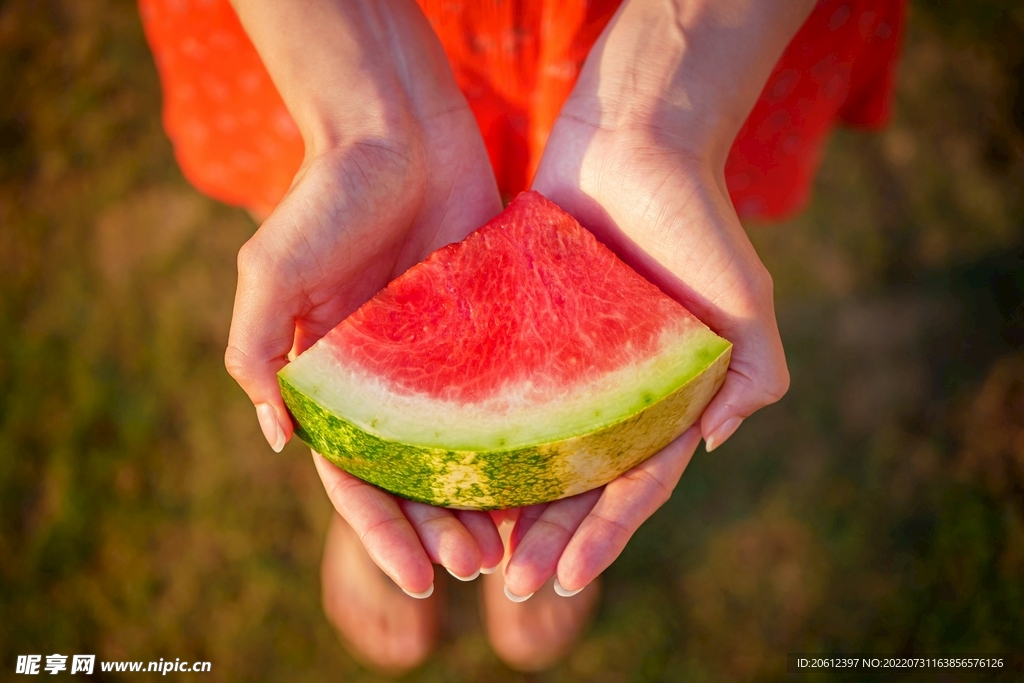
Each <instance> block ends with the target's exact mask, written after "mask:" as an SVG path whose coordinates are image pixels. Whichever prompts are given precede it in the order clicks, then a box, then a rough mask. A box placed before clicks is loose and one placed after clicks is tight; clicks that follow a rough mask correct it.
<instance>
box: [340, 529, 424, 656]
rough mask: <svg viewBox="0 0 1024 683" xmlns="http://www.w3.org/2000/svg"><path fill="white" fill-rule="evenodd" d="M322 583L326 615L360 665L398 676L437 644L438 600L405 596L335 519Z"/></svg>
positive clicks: (356, 540) (360, 544) (350, 532)
mask: <svg viewBox="0 0 1024 683" xmlns="http://www.w3.org/2000/svg"><path fill="white" fill-rule="evenodd" d="M320 582H321V590H322V599H323V607H324V613H325V614H326V615H327V618H328V620H330V622H331V624H333V625H334V627H335V628H336V629H337V630H338V635H339V636H340V637H341V641H342V644H344V645H345V646H346V648H347V649H348V651H349V652H350V653H351V654H352V656H353V657H354V658H355V659H356V660H358V661H359V662H360V663H362V664H364V665H366V666H368V667H371V668H373V669H376V670H378V671H381V672H383V673H387V674H390V675H395V676H397V675H400V674H402V673H405V672H407V671H409V670H410V669H413V668H415V667H417V666H418V665H420V664H421V663H423V661H424V660H425V659H426V658H427V656H428V655H429V654H430V651H431V650H432V649H433V647H434V644H435V642H436V641H437V617H438V614H437V610H438V607H437V605H438V597H437V596H436V595H431V596H430V597H427V598H426V599H422V600H421V599H417V598H412V597H409V596H408V595H406V594H405V593H404V592H402V589H400V588H399V587H398V586H396V585H395V584H394V582H392V581H391V579H389V578H388V577H387V575H386V574H384V572H382V571H381V570H380V569H379V568H378V567H377V565H376V564H374V563H373V560H371V559H370V557H369V555H367V554H366V551H365V550H364V549H363V545H362V543H360V542H359V538H358V537H357V536H356V534H355V532H354V531H352V528H351V527H350V526H349V525H348V524H347V523H346V522H345V521H344V520H343V519H342V518H341V517H340V516H339V515H337V514H335V515H334V517H333V519H332V520H331V525H330V528H329V529H328V530H327V541H326V543H325V544H324V558H323V562H322V563H321V565H320Z"/></svg>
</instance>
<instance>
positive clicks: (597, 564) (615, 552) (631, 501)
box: [557, 427, 700, 593]
mask: <svg viewBox="0 0 1024 683" xmlns="http://www.w3.org/2000/svg"><path fill="white" fill-rule="evenodd" d="M699 441H700V430H699V429H698V428H696V427H691V428H690V429H688V430H687V431H686V433H685V434H683V435H682V436H680V437H679V438H678V439H676V440H675V441H673V442H672V443H670V444H669V445H668V446H666V447H665V448H663V449H662V450H661V451H660V452H659V453H658V454H657V455H655V456H654V457H652V458H650V459H648V460H645V461H644V462H642V463H641V464H639V465H637V466H636V467H634V468H633V469H631V470H630V471H629V472H626V473H625V474H624V475H622V476H621V477H619V478H618V479H616V480H615V481H613V482H611V483H610V484H608V485H607V486H605V488H604V492H603V493H602V494H601V498H600V500H598V501H597V504H596V505H594V508H593V510H591V511H590V514H589V515H587V518H586V519H584V520H583V522H582V523H581V524H580V525H579V529H577V530H576V533H575V534H574V535H573V537H572V540H570V541H569V544H568V546H566V548H565V552H563V553H562V556H561V559H559V560H558V571H557V576H558V583H559V584H561V587H562V588H563V589H564V590H565V591H567V592H569V593H572V592H574V591H578V590H580V589H582V588H584V587H585V586H587V585H588V584H589V583H590V582H591V581H593V580H594V579H595V578H597V576H598V575H599V574H600V573H601V572H603V571H604V570H605V569H607V568H608V565H610V564H611V563H612V562H614V561H615V558H617V557H618V556H619V554H620V553H621V552H622V549H623V548H625V547H626V543H627V542H628V541H629V539H630V538H631V537H632V536H633V533H634V532H635V531H636V530H637V529H638V528H640V525H641V524H643V523H644V522H645V521H646V520H647V518H649V517H650V516H651V515H652V514H654V512H655V510H657V509H658V508H659V507H661V506H662V505H663V504H664V503H665V501H667V500H668V499H669V496H671V495H672V490H673V489H674V488H675V487H676V484H678V483H679V477H681V476H682V474H683V470H685V469H686V466H687V465H688V464H689V463H690V459H691V458H692V457H693V452H694V451H695V450H696V449H697V444H698V442H699Z"/></svg>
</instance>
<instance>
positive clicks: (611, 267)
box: [279, 192, 732, 509]
mask: <svg viewBox="0 0 1024 683" xmlns="http://www.w3.org/2000/svg"><path fill="white" fill-rule="evenodd" d="M731 350H732V345H731V344H730V343H729V342H727V341H726V340H724V339H722V338H721V337H718V336H717V335H716V334H715V333H713V332H712V331H711V330H709V329H708V328H707V327H706V326H704V325H703V324H702V323H701V322H700V321H699V320H697V319H696V318H694V317H693V316H692V315H691V314H690V313H689V312H687V311H686V309H684V308H683V307H682V306H681V305H680V304H679V303H677V302H676V301H675V300H673V299H671V298H670V297H668V296H666V295H665V294H664V293H663V292H661V290H659V289H658V288H657V287H655V286H654V285H652V284H651V283H650V282H648V281H647V280H645V279H644V278H642V277H641V276H640V275H638V274H637V273H636V272H635V271H633V270H632V269H631V268H630V267H629V266H627V265H626V264H625V263H623V262H622V261H620V260H619V259H618V258H617V257H616V256H615V255H614V254H613V253H612V252H611V251H609V250H608V249H607V248H606V247H605V246H604V245H602V244H601V243H599V242H598V241H597V240H596V239H595V238H594V237H593V235H591V234H590V233H589V232H587V231H586V230H585V229H583V228H582V227H581V226H580V225H579V223H577V222H576V221H575V220H574V219H573V218H572V217H571V216H569V215H568V214H567V213H565V212H564V211H562V210H561V209H560V208H558V207H557V206H556V205H555V204H553V203H552V202H550V201H548V200H547V199H545V198H544V197H543V196H541V195H540V194H538V193H536V192H526V193H523V194H521V195H519V196H518V197H516V199H515V200H513V201H512V203H511V204H509V206H508V208H507V209H506V210H505V211H504V212H503V213H502V214H501V215H499V216H497V217H496V218H494V219H493V220H491V221H490V222H489V223H487V224H486V225H485V226H483V227H482V228H480V229H479V230H477V231H476V232H474V233H473V234H471V235H470V236H469V237H467V238H466V239H465V240H464V241H462V242H459V243H457V244H450V245H448V246H446V247H444V248H442V249H439V250H438V251H436V252H434V253H433V254H431V255H430V257H428V258H427V260H426V261H424V262H422V263H420V264H418V265H416V266H414V267H413V268H411V269H409V271H407V272H406V273H405V274H404V275H402V276H400V277H399V278H397V279H396V280H395V281H393V282H392V283H391V284H390V285H388V286H387V288H386V289H384V290H382V291H381V292H379V293H378V294H377V295H376V296H375V297H374V298H373V299H371V300H370V301H368V302H367V303H366V304H364V305H363V306H362V307H361V308H360V309H359V310H357V311H356V312H355V313H353V314H352V315H351V316H349V317H348V318H347V319H346V320H344V321H343V322H342V323H341V324H340V325H338V326H337V327H336V328H334V329H333V330H332V331H331V332H329V333H328V334H327V335H326V336H325V337H324V338H323V339H321V340H320V341H319V342H317V343H316V344H315V345H314V346H312V347H311V348H310V349H309V350H307V351H306V352H305V353H303V354H301V355H300V356H299V357H298V358H297V359H296V360H295V361H293V362H292V363H290V364H288V365H287V366H286V367H285V368H284V369H282V370H281V372H280V374H279V381H280V385H281V390H282V392H283V395H284V400H285V403H286V404H287V405H288V408H289V409H290V410H291V412H292V415H293V416H294V419H295V424H296V434H298V436H299V437H300V438H301V439H302V440H303V441H305V442H306V443H308V444H309V445H310V446H312V447H313V449H314V450H316V451H317V452H319V453H321V454H322V455H323V456H324V457H326V458H327V459H329V460H330V461H332V462H333V463H335V464H336V465H338V466H339V467H341V468H342V469H345V470H347V471H348V472H351V473H352V474H354V475H356V476H357V477H360V478H362V479H365V480H366V481H369V482H371V483H373V484H376V485H377V486H380V487H381V488H384V489H386V490H388V491H391V492H393V493H396V494H398V495H400V496H404V497H406V498H411V499H413V500H419V501H423V502H427V503H431V504H434V505H441V506H447V507H458V508H479V509H498V508H510V507H518V506H522V505H530V504H533V503H540V502H544V501H550V500H555V499H558V498H563V497H565V496H571V495H574V494H577V493H581V492H583V491H587V490H590V489H592V488H596V487H598V486H601V485H603V484H606V483H607V482H609V481H611V480H612V479H614V478H615V477H617V476H618V475H620V474H622V473H623V472H625V471H627V470H629V469H630V468H632V467H634V466H635V465H637V464H639V463H640V462H642V461H643V460H644V459H645V458H647V457H649V456H651V455H653V454H654V453H656V452H657V451H658V450H660V449H661V448H663V447H664V446H665V445H667V444H668V443H669V442H670V441H672V440H673V439H674V438H676V437H677V436H679V435H680V434H682V433H683V432H684V431H685V430H686V429H687V428H688V427H689V426H690V425H692V424H693V423H694V422H695V421H696V420H697V418H698V417H699V416H700V414H701V412H702V411H703V410H704V408H705V406H706V405H707V404H708V402H709V401H710V400H711V397H712V396H714V394H715V392H716V391H718V388H719V387H720V386H721V384H722V381H723V380H724V378H725V372H726V368H727V367H728V364H729V355H730V352H731Z"/></svg>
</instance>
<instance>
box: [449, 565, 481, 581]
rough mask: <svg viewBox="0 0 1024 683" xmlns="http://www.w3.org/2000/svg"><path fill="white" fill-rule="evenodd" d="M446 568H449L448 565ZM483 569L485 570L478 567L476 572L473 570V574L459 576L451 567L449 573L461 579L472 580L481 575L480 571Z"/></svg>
mask: <svg viewBox="0 0 1024 683" xmlns="http://www.w3.org/2000/svg"><path fill="white" fill-rule="evenodd" d="M445 569H448V567H445ZM482 571H483V569H477V570H476V571H475V572H473V574H472V575H471V576H459V575H458V574H456V573H455V572H453V571H452V570H451V569H448V573H449V574H451V575H452V576H454V577H455V578H456V579H458V580H459V581H472V580H473V579H475V578H476V577H478V576H480V572H482Z"/></svg>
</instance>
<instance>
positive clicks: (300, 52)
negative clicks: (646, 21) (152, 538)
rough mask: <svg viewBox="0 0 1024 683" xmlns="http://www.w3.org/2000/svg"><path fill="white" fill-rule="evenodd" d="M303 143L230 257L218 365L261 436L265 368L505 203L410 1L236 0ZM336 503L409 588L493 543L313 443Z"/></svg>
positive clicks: (492, 548)
mask: <svg viewBox="0 0 1024 683" xmlns="http://www.w3.org/2000/svg"><path fill="white" fill-rule="evenodd" d="M235 5H236V8H237V10H238V12H239V15H240V18H241V19H242V22H243V24H244V25H245V27H246V30H247V31H248V32H249V34H250V36H251V37H252V38H253V42H254V44H255V45H256V47H257V50H258V51H259V52H260V55H261V57H262V58H263V61H264V63H265V64H266V66H267V68H268V71H269V72H270V74H271V76H272V78H273V79H274V81H275V83H276V84H277V86H278V89H279V90H280V91H281V93H282V96H283V97H284V99H285V103H286V104H287V105H288V107H289V110H290V111H291V113H292V115H293V117H294V118H295V120H296V123H297V125H298V126H299V129H300V131H301V132H302V134H303V139H304V141H305V143H306V160H305V163H304V164H303V166H302V168H301V169H300V171H299V172H298V174H297V175H296V177H295V180H294V181H293V183H292V187H291V189H290V190H289V192H288V194H287V195H286V196H285V198H284V199H283V200H282V202H281V203H280V205H279V206H278V207H277V208H276V209H275V210H274V212H273V213H272V214H271V215H270V217H269V218H267V220H266V221H265V222H264V223H263V225H261V226H260V228H259V230H257V232H256V234H255V235H253V237H252V238H251V239H250V240H249V241H248V242H247V243H246V244H245V245H244V246H243V247H242V249H241V250H240V252H239V255H238V289H237V292H236V296H235V307H234V312H233V315H232V321H231V332H230V336H229V340H228V348H227V351H226V353H225V364H226V366H227V368H228V371H229V372H230V373H231V376H232V377H234V378H235V380H237V381H238V383H239V384H240V385H241V386H242V388H243V389H244V390H245V391H246V393H247V394H248V395H249V398H250V399H251V400H252V402H253V404H254V405H255V406H256V413H257V416H258V418H259V422H260V426H261V428H262V429H263V433H264V435H265V436H266V437H267V440H268V442H269V443H270V445H271V446H272V447H273V448H274V449H275V450H278V451H280V450H281V448H282V447H283V446H284V444H285V443H286V442H287V440H288V439H289V438H291V435H292V423H291V419H290V417H289V415H288V411H287V409H286V408H285V405H284V403H283V401H282V399H281V393H280V389H279V388H278V384H277V377H276V373H277V371H278V370H280V369H281V368H282V367H284V365H285V364H286V363H287V362H288V356H289V354H290V353H292V352H295V353H301V352H302V351H303V350H305V349H306V348H308V347H309V346H310V345H312V344H313V343H314V342H315V341H316V340H318V339H319V338H321V337H322V336H324V334H326V333H327V332H328V331H329V330H331V329H332V328H333V327H334V326H335V325H337V324H338V323H339V322H341V321H342V320H343V319H344V318H345V317H346V316H348V315H349V314H350V313H351V312H352V311H354V310H355V309H356V308H358V307H359V306H360V305H361V304H362V303H364V302H365V301H366V300H368V299H369V298H370V297H371V296H373V295H374V294H375V293H376V292H377V291H378V290H380V289H382V288H383V287H384V286H385V285H386V284H387V283H388V282H390V281H391V280H392V279H394V278H395V277H396V276H398V275H400V274H401V273H402V272H404V271H405V270H406V269H408V268H409V267H410V266H412V265H414V264H415V263H418V262H419V261H421V260H423V259H424V258H425V257H426V256H427V255H428V254H430V253H431V252H432V251H434V250H435V249H437V248H439V247H441V246H443V245H445V244H448V243H450V242H454V241H457V240H460V239H462V238H463V237H465V236H466V235H467V234H468V233H469V232H471V231H472V230H473V229H475V228H476V227H478V226H480V225H482V224H483V223H485V222H486V221H487V220H489V219H490V218H492V217H493V216H494V215H496V214H497V213H498V212H500V210H501V200H500V196H499V194H498V190H497V186H496V183H495V181H494V176H493V172H492V171H491V167H490V164H489V162H488V159H487V152H486V149H485V148H484V145H483V141H482V139H481V138H480V134H479V132H478V128H477V126H476V122H475V120H474V118H473V115H472V113H471V112H470V110H469V108H468V106H467V104H466V101H465V99H464V98H463V97H462V95H461V93H460V92H459V91H458V88H457V87H456V85H455V82H454V79H453V77H452V74H451V71H450V68H449V66H448V63H447V60H446V59H445V56H444V54H443V52H442V50H441V46H440V44H439V43H438V42H437V39H436V37H435V36H434V33H433V31H432V30H431V29H430V26H429V25H428V23H427V21H426V19H425V17H424V16H423V15H422V13H421V12H420V11H419V8H418V7H416V5H415V3H413V2H412V1H411V0H394V1H386V2H385V1H380V0H377V1H376V2H372V1H366V2H359V1H351V2H333V1H331V0H318V1H316V2H305V3H299V4H293V3H277V2H273V0H236V2H235ZM314 459H315V462H316V466H317V471H318V472H319V474H320V477H321V480H322V481H323V484H324V487H325V489H326V490H327V494H328V496H329V497H330V499H331V502H332V504H333V505H334V507H335V509H336V510H337V511H338V513H339V514H341V516H342V517H344V518H345V520H346V521H347V522H348V523H349V524H350V525H351V526H352V528H353V529H354V530H355V531H356V533H357V534H358V535H359V537H360V538H361V539H362V542H363V544H364V546H365V547H366V550H367V552H368V553H369V555H370V557H371V558H373V560H374V561H375V562H376V563H377V564H378V566H380V567H381V569H382V570H384V572H385V573H387V574H388V575H389V576H390V577H391V578H392V579H393V580H394V581H395V583H396V584H398V585H399V586H400V587H401V588H402V589H404V590H405V591H406V592H408V593H411V594H422V593H424V592H426V591H427V590H428V589H429V588H430V586H431V585H432V582H433V568H432V566H431V564H432V563H436V564H442V565H444V566H445V567H446V568H447V569H448V570H449V571H450V572H452V573H453V574H456V575H457V576H460V577H469V576H473V575H475V574H476V572H477V570H479V569H481V568H490V567H494V566H496V565H497V564H498V563H499V562H500V561H501V557H502V553H503V548H502V544H501V540H500V538H499V536H498V534H497V530H496V529H495V527H494V524H493V522H492V521H491V518H490V517H489V516H488V515H487V514H485V513H480V512H462V511H459V512H453V511H450V510H444V509H441V508H436V507H432V506H429V505H424V504H421V503H414V502H410V501H405V500H399V499H397V498H395V497H394V496H392V495H390V494H388V493H386V492H384V491H382V490H381V489H378V488H376V487H375V486H372V485H370V484H367V483H365V482H363V481H361V480H359V479H357V478H355V477H353V476H351V475H349V474H347V473H345V472H343V471H342V470H340V469H338V468H337V467H335V466H334V465H332V464H330V463H329V462H327V461H326V460H325V459H323V458H322V457H320V456H319V455H314Z"/></svg>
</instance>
